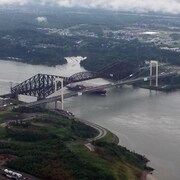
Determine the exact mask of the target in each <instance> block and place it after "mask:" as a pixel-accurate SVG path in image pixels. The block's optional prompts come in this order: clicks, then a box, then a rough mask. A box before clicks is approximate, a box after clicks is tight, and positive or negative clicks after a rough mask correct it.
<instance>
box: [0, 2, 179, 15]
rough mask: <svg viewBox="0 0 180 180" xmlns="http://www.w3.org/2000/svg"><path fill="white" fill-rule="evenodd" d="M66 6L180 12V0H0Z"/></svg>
mask: <svg viewBox="0 0 180 180" xmlns="http://www.w3.org/2000/svg"><path fill="white" fill-rule="evenodd" d="M33 1H34V2H36V3H37V2H39V3H40V4H42V5H43V4H49V5H54V4H58V5H59V6H65V7H77V6H78V7H86V8H105V9H112V10H124V11H139V12H147V11H154V12H167V13H173V14H174V13H176V14H177V13H179V14H180V0H0V4H1V5H5V4H13V3H18V4H21V5H23V4H26V3H28V2H30V3H32V2H33Z"/></svg>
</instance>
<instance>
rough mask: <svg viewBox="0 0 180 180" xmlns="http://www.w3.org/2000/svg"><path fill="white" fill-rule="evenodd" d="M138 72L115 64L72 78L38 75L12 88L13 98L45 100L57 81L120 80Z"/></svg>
mask: <svg viewBox="0 0 180 180" xmlns="http://www.w3.org/2000/svg"><path fill="white" fill-rule="evenodd" d="M136 70H137V68H136V67H134V66H132V65H129V64H128V63H125V62H114V63H112V64H109V65H108V66H106V67H104V68H102V69H100V70H99V71H97V72H79V73H76V74H74V75H72V76H70V77H62V76H55V75H48V74H37V75H35V76H33V77H31V78H29V79H27V80H25V81H24V82H22V83H20V84H18V85H17V86H15V87H12V88H11V94H12V96H14V97H15V96H17V95H19V94H23V95H29V96H35V97H37V98H38V100H40V99H45V98H46V97H48V96H49V95H50V94H52V93H54V92H55V79H56V78H63V85H64V86H66V85H67V84H70V83H74V82H80V81H85V80H90V79H95V78H106V79H113V80H120V79H122V78H124V77H127V76H128V75H130V74H132V73H133V72H135V71H136ZM60 88H61V82H57V90H59V89H60Z"/></svg>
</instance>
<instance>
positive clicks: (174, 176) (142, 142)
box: [0, 60, 180, 180]
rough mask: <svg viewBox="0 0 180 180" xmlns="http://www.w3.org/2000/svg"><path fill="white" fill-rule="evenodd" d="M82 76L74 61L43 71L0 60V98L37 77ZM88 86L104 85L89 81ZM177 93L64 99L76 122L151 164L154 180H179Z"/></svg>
mask: <svg viewBox="0 0 180 180" xmlns="http://www.w3.org/2000/svg"><path fill="white" fill-rule="evenodd" d="M79 71H84V69H83V68H82V67H80V66H79V61H75V60H69V63H68V64H67V65H63V66H56V67H46V66H34V65H27V64H23V63H17V62H8V61H0V94H2V93H7V92H8V90H9V89H10V85H11V84H12V85H15V84H16V83H19V82H21V81H23V80H25V79H27V78H29V77H31V76H33V75H35V74H37V73H46V74H55V75H64V76H69V75H71V74H74V73H76V72H79ZM86 83H90V84H91V85H92V84H93V85H97V84H104V83H106V81H105V80H102V79H97V80H91V81H90V82H86ZM179 107H180V92H173V93H168V94H166V93H163V92H155V91H149V90H146V89H141V88H132V87H131V86H124V87H123V88H112V89H109V90H108V92H107V96H95V95H84V96H79V97H73V98H70V99H67V100H65V108H66V109H67V110H70V111H72V112H73V113H74V114H75V115H76V116H77V117H79V118H82V119H86V120H89V121H91V122H94V123H97V124H99V125H101V126H103V127H105V128H107V129H109V130H111V131H112V132H114V133H115V134H116V135H117V136H118V137H119V139H120V144H121V145H123V146H126V147H127V148H129V149H130V150H132V151H135V152H137V153H140V154H143V155H145V156H146V157H147V158H148V159H150V163H149V165H150V166H152V167H153V168H155V171H154V172H153V174H154V176H155V177H156V178H157V179H159V180H179V179H180V171H179V170H180V111H179Z"/></svg>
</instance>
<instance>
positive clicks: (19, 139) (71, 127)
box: [0, 108, 148, 180]
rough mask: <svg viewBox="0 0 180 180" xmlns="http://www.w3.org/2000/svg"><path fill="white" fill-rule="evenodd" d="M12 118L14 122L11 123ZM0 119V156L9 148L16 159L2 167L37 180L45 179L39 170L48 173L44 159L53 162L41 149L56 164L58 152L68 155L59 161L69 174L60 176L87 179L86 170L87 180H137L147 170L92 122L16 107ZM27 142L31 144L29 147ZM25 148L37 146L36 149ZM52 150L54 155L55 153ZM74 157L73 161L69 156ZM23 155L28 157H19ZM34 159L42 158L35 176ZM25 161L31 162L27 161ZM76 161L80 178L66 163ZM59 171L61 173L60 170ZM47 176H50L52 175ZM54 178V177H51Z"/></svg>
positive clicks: (143, 161) (142, 161) (136, 156)
mask: <svg viewBox="0 0 180 180" xmlns="http://www.w3.org/2000/svg"><path fill="white" fill-rule="evenodd" d="M15 117H16V120H13V121H12V119H14V118H15ZM0 118H1V121H2V122H1V123H3V126H1V127H0V147H2V148H1V151H0V154H2V152H3V154H8V153H9V152H10V151H9V147H11V149H13V154H14V153H15V154H16V157H15V159H14V160H13V161H9V162H8V163H7V164H5V166H7V168H10V169H14V170H15V171H18V172H26V173H27V174H32V175H34V176H37V177H39V178H42V177H43V178H45V177H47V173H46V172H47V171H41V167H42V168H43V169H44V168H48V171H52V169H51V168H50V167H49V166H48V167H46V159H47V160H48V162H49V161H50V162H51V163H54V160H52V159H51V156H48V154H47V155H44V154H43V153H44V152H45V151H41V149H42V148H43V149H46V152H48V153H50V154H53V157H54V156H57V157H56V160H57V159H58V161H57V162H56V164H57V163H59V162H61V159H59V155H58V154H59V153H60V154H61V156H63V157H68V158H69V156H70V157H71V156H72V157H71V158H72V159H71V158H70V159H68V161H67V159H64V161H63V162H61V163H65V167H67V168H68V169H66V170H68V172H72V173H70V174H66V173H65V174H64V177H68V176H71V177H76V179H79V178H80V177H81V178H82V177H84V175H86V177H87V173H85V174H84V172H86V171H88V172H91V173H90V174H89V173H88V178H90V179H92V178H95V179H97V178H99V177H101V178H102V179H107V180H109V179H113V178H115V174H116V176H117V177H118V178H115V179H122V177H123V176H125V177H126V178H127V179H130V178H129V177H133V179H137V180H138V179H139V177H142V173H143V169H146V168H147V166H146V163H147V162H148V160H147V159H146V158H145V157H143V156H141V155H139V154H136V153H134V152H130V151H129V150H127V149H126V148H124V147H121V146H118V145H117V143H118V141H117V137H116V136H115V135H113V133H111V132H110V131H108V130H107V129H105V128H103V127H101V126H99V125H96V124H94V123H90V122H88V121H85V120H78V119H67V118H65V117H61V116H60V115H58V114H54V113H52V112H49V111H48V110H45V109H41V108H40V109H39V108H38V109H36V108H35V109H32V108H30V109H29V108H25V109H22V108H20V109H16V110H15V111H12V112H11V111H8V110H6V111H3V112H1V113H0ZM4 122H5V125H4ZM9 139H11V140H9ZM29 142H31V145H30V144H29ZM37 142H38V143H37ZM86 142H87V143H89V145H88V144H87V143H86ZM49 143H50V144H49ZM91 144H92V146H91ZM22 145H23V146H22ZM85 145H86V146H85ZM14 146H17V147H19V148H18V149H19V150H16V148H15V147H14ZM27 146H37V147H36V149H37V150H36V149H34V148H31V147H27ZM49 146H53V148H49ZM60 147H61V148H60ZM62 147H63V149H62ZM92 147H93V148H92ZM24 148H25V149H26V148H28V149H29V150H28V154H27V153H25V154H24V155H23V154H22V152H25V151H24ZM59 148H60V149H59ZM58 149H59V150H58ZM57 150H58V151H57ZM36 151H37V152H36ZM56 151H57V152H58V154H56ZM64 153H65V154H64ZM69 153H70V154H71V155H70V154H69ZM10 154H11V153H10ZM34 154H36V155H38V157H36V158H35V157H34ZM68 154H69V155H68ZM74 155H75V157H76V158H75V157H73V156H74ZM26 156H28V158H23V157H26ZM61 156H60V157H61ZM17 157H18V158H17ZM43 157H46V158H45V159H44V158H43ZM37 158H38V159H41V158H43V160H41V161H38V162H36V163H37V167H39V168H40V169H38V172H39V174H37V173H36V171H35V169H34V168H36V165H35V164H36V163H35V162H34V160H35V159H37ZM74 158H75V159H76V160H75V159H74ZM29 160H30V161H32V162H29ZM77 160H78V162H77V163H80V164H79V165H78V167H81V166H82V167H84V169H83V170H82V171H79V173H81V175H79V174H74V173H75V172H77V169H76V167H77V166H74V165H72V164H71V163H70V162H72V161H77ZM33 162H34V163H35V164H34V166H35V167H33V169H28V167H29V166H27V165H26V164H27V163H28V164H29V165H30V166H31V164H32V163H33ZM82 162H85V163H86V166H84V165H83V164H81V163H82ZM22 163H23V166H22ZM24 165H26V166H24ZM52 167H53V164H52ZM63 167H64V166H63ZM109 167H111V168H109ZM49 168H50V169H49ZM94 168H95V169H96V171H97V172H96V173H94V170H92V169H94ZM119 168H121V169H123V173H122V172H121V171H119ZM55 169H56V168H55ZM56 170H57V169H56ZM56 172H57V171H56ZM59 172H62V169H61V168H60V170H59ZM66 172H67V171H66ZM82 173H83V174H84V175H83V176H82ZM51 175H52V176H53V174H52V173H51ZM58 176H59V175H55V177H58ZM43 178H42V179H43ZM52 179H53V178H52Z"/></svg>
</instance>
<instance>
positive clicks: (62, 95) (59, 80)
mask: <svg viewBox="0 0 180 180" xmlns="http://www.w3.org/2000/svg"><path fill="white" fill-rule="evenodd" d="M54 81H55V92H57V83H58V82H61V109H62V110H63V109H64V93H63V78H55V80H54ZM55 109H57V100H56V101H55Z"/></svg>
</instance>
